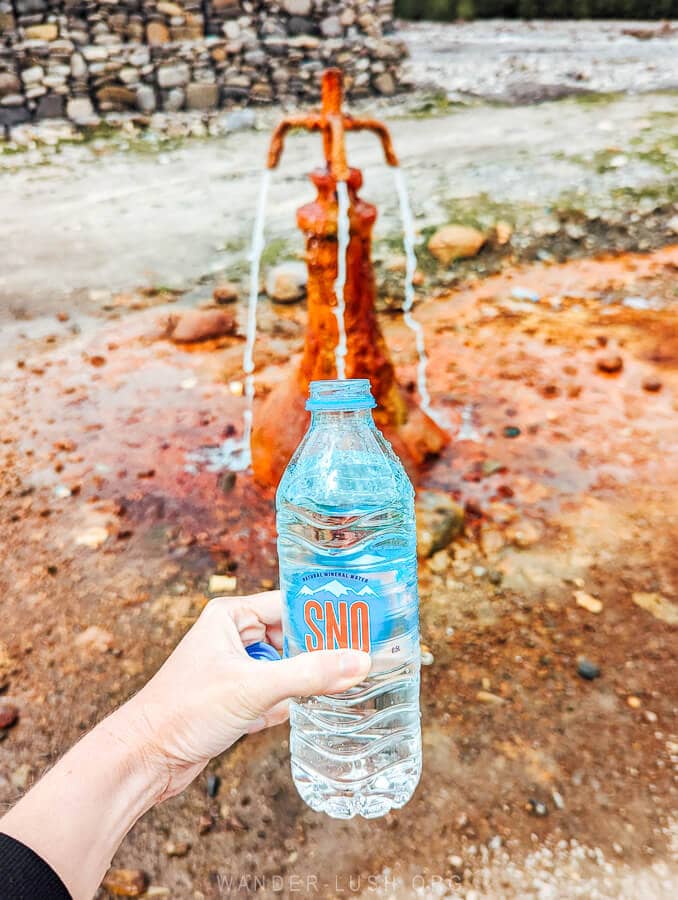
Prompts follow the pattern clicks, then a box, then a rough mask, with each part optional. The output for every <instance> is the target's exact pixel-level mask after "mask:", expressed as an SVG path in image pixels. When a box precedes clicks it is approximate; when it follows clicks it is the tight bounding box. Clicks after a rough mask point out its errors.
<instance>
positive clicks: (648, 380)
mask: <svg viewBox="0 0 678 900" xmlns="http://www.w3.org/2000/svg"><path fill="white" fill-rule="evenodd" d="M642 384H643V390H644V391H648V392H649V393H651V394H654V393H656V392H657V391H661V389H662V387H663V385H662V382H661V381H660V380H659V378H657V377H656V375H648V376H646V377H645V378H643V382H642Z"/></svg>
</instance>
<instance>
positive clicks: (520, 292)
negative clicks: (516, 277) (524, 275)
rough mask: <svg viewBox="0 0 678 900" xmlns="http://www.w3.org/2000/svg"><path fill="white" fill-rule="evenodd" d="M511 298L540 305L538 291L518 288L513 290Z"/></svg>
mask: <svg viewBox="0 0 678 900" xmlns="http://www.w3.org/2000/svg"><path fill="white" fill-rule="evenodd" d="M511 296H512V297H513V298H514V300H529V301H530V303H539V299H540V298H539V294H538V293H537V292H536V291H532V290H530V288H524V287H518V286H516V287H512V288H511Z"/></svg>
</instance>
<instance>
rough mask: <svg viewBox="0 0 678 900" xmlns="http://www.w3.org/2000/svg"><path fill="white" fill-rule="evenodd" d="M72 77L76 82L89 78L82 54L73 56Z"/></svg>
mask: <svg viewBox="0 0 678 900" xmlns="http://www.w3.org/2000/svg"><path fill="white" fill-rule="evenodd" d="M71 75H72V76H73V78H75V79H76V81H78V80H82V79H85V78H86V77H87V63H86V62H85V58H84V56H82V54H81V53H74V54H73V56H71Z"/></svg>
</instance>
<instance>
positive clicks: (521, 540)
mask: <svg viewBox="0 0 678 900" xmlns="http://www.w3.org/2000/svg"><path fill="white" fill-rule="evenodd" d="M506 537H507V538H508V539H509V540H510V541H511V543H513V544H515V545H516V547H520V548H521V549H523V550H525V549H527V547H532V546H534V544H536V543H537V541H539V539H540V538H541V530H540V529H539V528H538V527H537V526H536V525H535V524H534V523H532V522H530V521H529V520H528V519H520V520H518V521H517V522H514V523H513V524H512V525H509V527H508V528H507V529H506Z"/></svg>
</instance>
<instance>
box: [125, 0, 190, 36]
mask: <svg viewBox="0 0 678 900" xmlns="http://www.w3.org/2000/svg"><path fill="white" fill-rule="evenodd" d="M140 2H141V7H142V9H143V13H144V19H145V21H146V40H147V41H148V43H149V44H152V45H159V44H167V43H169V42H170V41H197V40H200V39H201V38H202V37H203V36H204V34H205V17H204V15H203V11H202V3H201V2H200V0H197V2H196V0H186V2H181V3H172V2H170V0H140Z"/></svg>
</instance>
